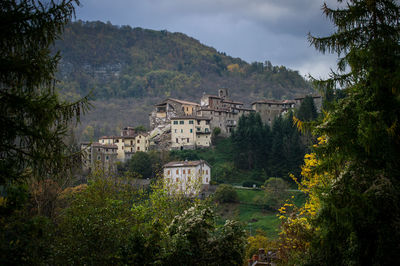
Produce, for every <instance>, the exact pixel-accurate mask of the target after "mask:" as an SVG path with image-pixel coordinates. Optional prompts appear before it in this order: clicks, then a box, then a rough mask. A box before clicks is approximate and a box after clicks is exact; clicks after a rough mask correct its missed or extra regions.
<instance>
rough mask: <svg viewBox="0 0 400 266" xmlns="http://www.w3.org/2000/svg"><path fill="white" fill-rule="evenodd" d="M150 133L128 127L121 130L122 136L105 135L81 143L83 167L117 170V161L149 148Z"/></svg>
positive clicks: (123, 160)
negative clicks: (91, 141) (97, 140)
mask: <svg viewBox="0 0 400 266" xmlns="http://www.w3.org/2000/svg"><path fill="white" fill-rule="evenodd" d="M149 143H150V142H149V134H148V133H145V132H138V133H136V131H135V130H134V129H133V128H131V127H127V128H124V129H123V130H122V131H121V136H103V137H100V138H99V142H95V143H90V142H83V143H81V151H82V169H83V170H86V171H90V170H92V169H95V168H96V167H102V168H103V169H105V170H107V171H110V172H115V171H116V167H115V163H116V162H117V161H120V162H125V161H126V160H128V159H130V158H131V157H132V155H133V154H134V153H135V152H139V151H143V152H146V151H148V150H149Z"/></svg>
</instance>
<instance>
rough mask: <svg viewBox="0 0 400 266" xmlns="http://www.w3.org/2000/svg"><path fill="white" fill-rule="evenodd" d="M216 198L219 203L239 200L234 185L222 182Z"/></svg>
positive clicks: (215, 195) (216, 192)
mask: <svg viewBox="0 0 400 266" xmlns="http://www.w3.org/2000/svg"><path fill="white" fill-rule="evenodd" d="M214 200H216V201H217V202H219V203H226V202H237V201H238V200H239V198H238V195H237V193H236V190H235V188H234V187H233V186H232V185H228V184H221V185H219V186H218V187H217V190H216V191H215V193H214Z"/></svg>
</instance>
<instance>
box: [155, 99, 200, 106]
mask: <svg viewBox="0 0 400 266" xmlns="http://www.w3.org/2000/svg"><path fill="white" fill-rule="evenodd" d="M167 101H174V102H177V103H180V104H188V105H195V106H200V104H198V103H195V102H189V101H184V100H179V99H175V98H168V99H165V100H164V101H162V102H161V103H159V104H156V106H160V105H164V104H166V102H167Z"/></svg>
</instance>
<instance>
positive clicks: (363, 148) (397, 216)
mask: <svg viewBox="0 0 400 266" xmlns="http://www.w3.org/2000/svg"><path fill="white" fill-rule="evenodd" d="M348 2H349V4H348V5H346V7H345V8H343V9H341V10H332V9H329V8H328V7H327V6H326V5H324V7H323V11H324V13H325V14H326V16H327V17H329V18H330V19H331V20H332V21H333V22H334V24H335V26H336V27H337V31H336V32H335V33H334V34H333V35H331V36H329V37H326V38H314V37H310V41H311V43H312V44H313V45H314V46H315V47H316V48H317V49H318V50H320V51H321V52H326V51H329V52H337V53H338V54H339V55H343V58H341V60H340V61H339V64H338V68H339V71H342V72H343V71H345V67H347V66H348V67H350V71H348V73H346V74H342V75H340V74H334V75H333V78H332V79H329V80H327V81H322V82H319V83H318V85H319V86H322V87H323V86H325V87H327V88H330V89H335V87H334V86H335V85H337V84H339V86H342V87H344V90H345V95H346V97H345V98H343V99H341V100H339V101H338V102H337V103H334V104H333V106H332V107H331V108H332V110H331V112H330V113H329V114H328V117H327V118H326V119H325V121H324V123H323V124H321V125H319V127H318V128H317V130H316V131H317V132H318V133H319V134H322V135H326V136H327V137H328V143H327V144H326V145H322V146H321V147H320V148H318V149H317V155H318V156H320V158H321V162H322V165H321V167H320V168H321V169H320V170H321V171H328V172H330V173H331V174H332V175H334V176H335V177H336V178H337V181H336V182H335V184H334V186H332V188H331V189H330V190H329V191H327V192H326V196H324V197H323V198H322V200H323V201H322V206H323V208H322V210H321V212H320V215H319V217H318V223H317V225H318V226H319V227H320V228H321V230H320V231H319V232H320V234H319V235H318V237H317V239H315V243H314V246H313V247H314V249H313V250H312V251H313V252H312V263H314V264H320V263H322V262H323V263H325V264H330V265H335V264H336V265H395V264H398V263H399V261H400V255H399V254H400V247H399V245H398V239H399V237H400V235H399V232H400V227H399V223H398V221H399V220H400V205H399V202H400V193H399V191H400V183H399V176H400V172H399V169H400V161H399V158H400V142H399V139H400V127H399V121H400V91H399V89H398V88H399V87H400V79H399V76H400V44H399V39H400V37H399V36H400V30H399V24H400V6H399V4H398V2H397V1H391V0H376V1H348Z"/></svg>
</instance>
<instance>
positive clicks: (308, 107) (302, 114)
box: [297, 95, 318, 121]
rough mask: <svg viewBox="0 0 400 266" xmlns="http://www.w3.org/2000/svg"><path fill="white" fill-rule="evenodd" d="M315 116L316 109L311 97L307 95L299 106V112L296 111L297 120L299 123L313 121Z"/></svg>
mask: <svg viewBox="0 0 400 266" xmlns="http://www.w3.org/2000/svg"><path fill="white" fill-rule="evenodd" d="M317 116H318V114H317V109H316V108H315V104H314V100H313V97H312V96H309V95H307V96H306V97H305V98H304V100H303V101H302V103H301V104H300V107H299V110H298V111H297V118H299V119H300V120H301V121H312V120H315V119H316V118H317Z"/></svg>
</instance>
